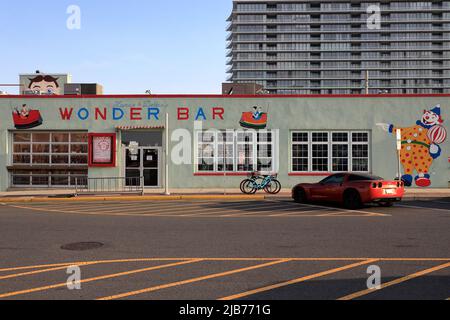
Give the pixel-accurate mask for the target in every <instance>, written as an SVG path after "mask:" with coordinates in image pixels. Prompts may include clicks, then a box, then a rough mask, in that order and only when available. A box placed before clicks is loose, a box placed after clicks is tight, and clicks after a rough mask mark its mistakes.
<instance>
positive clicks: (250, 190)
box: [241, 179, 256, 194]
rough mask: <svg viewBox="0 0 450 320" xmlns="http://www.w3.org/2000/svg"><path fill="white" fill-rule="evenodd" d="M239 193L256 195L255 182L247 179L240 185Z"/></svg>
mask: <svg viewBox="0 0 450 320" xmlns="http://www.w3.org/2000/svg"><path fill="white" fill-rule="evenodd" d="M241 191H242V193H245V194H254V193H256V188H255V182H254V181H253V180H250V179H247V180H244V181H242V183H241Z"/></svg>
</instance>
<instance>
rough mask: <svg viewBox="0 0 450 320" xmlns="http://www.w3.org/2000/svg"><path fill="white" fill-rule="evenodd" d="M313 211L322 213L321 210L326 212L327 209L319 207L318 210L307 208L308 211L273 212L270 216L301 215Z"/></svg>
mask: <svg viewBox="0 0 450 320" xmlns="http://www.w3.org/2000/svg"><path fill="white" fill-rule="evenodd" d="M312 212H317V213H320V212H326V211H325V210H321V209H318V210H307V211H295V212H287V213H279V214H272V215H270V216H268V217H286V216H292V215H301V214H304V213H312Z"/></svg>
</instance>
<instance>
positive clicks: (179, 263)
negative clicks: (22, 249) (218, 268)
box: [0, 259, 204, 299]
mask: <svg viewBox="0 0 450 320" xmlns="http://www.w3.org/2000/svg"><path fill="white" fill-rule="evenodd" d="M201 261H204V260H202V259H196V260H188V261H181V262H175V263H169V264H163V265H160V266H153V267H149V268H143V269H136V270H131V271H125V272H120V273H113V274H108V275H104V276H99V277H94V278H88V279H84V280H80V281H76V282H75V283H74V284H79V283H88V282H93V281H99V280H104V279H111V278H117V277H122V276H127V275H130V274H136V273H141V272H147V271H153V270H159V269H164V268H169V267H175V266H180V265H185V264H191V263H196V262H201ZM65 286H67V283H58V284H53V285H49V286H44V287H38V288H32V289H26V290H21V291H14V292H8V293H3V294H0V299H2V298H8V297H13V296H18V295H22V294H28V293H33V292H38V291H46V290H50V289H56V288H61V287H65Z"/></svg>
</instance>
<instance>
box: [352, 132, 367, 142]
mask: <svg viewBox="0 0 450 320" xmlns="http://www.w3.org/2000/svg"><path fill="white" fill-rule="evenodd" d="M352 141H353V142H369V134H368V133H367V132H355V133H353V134H352Z"/></svg>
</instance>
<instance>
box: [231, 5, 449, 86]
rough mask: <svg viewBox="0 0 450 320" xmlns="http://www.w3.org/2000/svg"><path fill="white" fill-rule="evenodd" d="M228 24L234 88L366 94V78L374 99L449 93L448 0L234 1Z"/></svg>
mask: <svg viewBox="0 0 450 320" xmlns="http://www.w3.org/2000/svg"><path fill="white" fill-rule="evenodd" d="M374 5H375V6H378V8H379V9H380V18H381V20H380V21H379V22H380V24H379V26H380V28H376V29H373V28H371V26H370V21H371V18H372V11H370V10H371V9H373V8H372V7H371V6H374ZM368 12H369V13H368ZM229 21H230V24H229V27H228V31H229V33H230V34H229V36H228V49H229V51H228V61H227V64H228V65H229V69H228V73H229V77H228V80H229V81H232V82H237V83H247V82H256V83H258V84H261V85H263V86H264V87H265V88H266V90H267V91H268V92H270V93H274V94H361V93H365V90H366V71H368V75H369V93H373V94H379V93H397V94H413V93H450V85H449V83H450V1H389V2H385V1H364V0H360V1H340V2H333V1H299V2H298V3H296V2H295V1H282V0H266V1H246V0H235V1H234V5H233V12H232V14H231V16H230V18H229ZM372 27H373V26H372Z"/></svg>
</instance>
